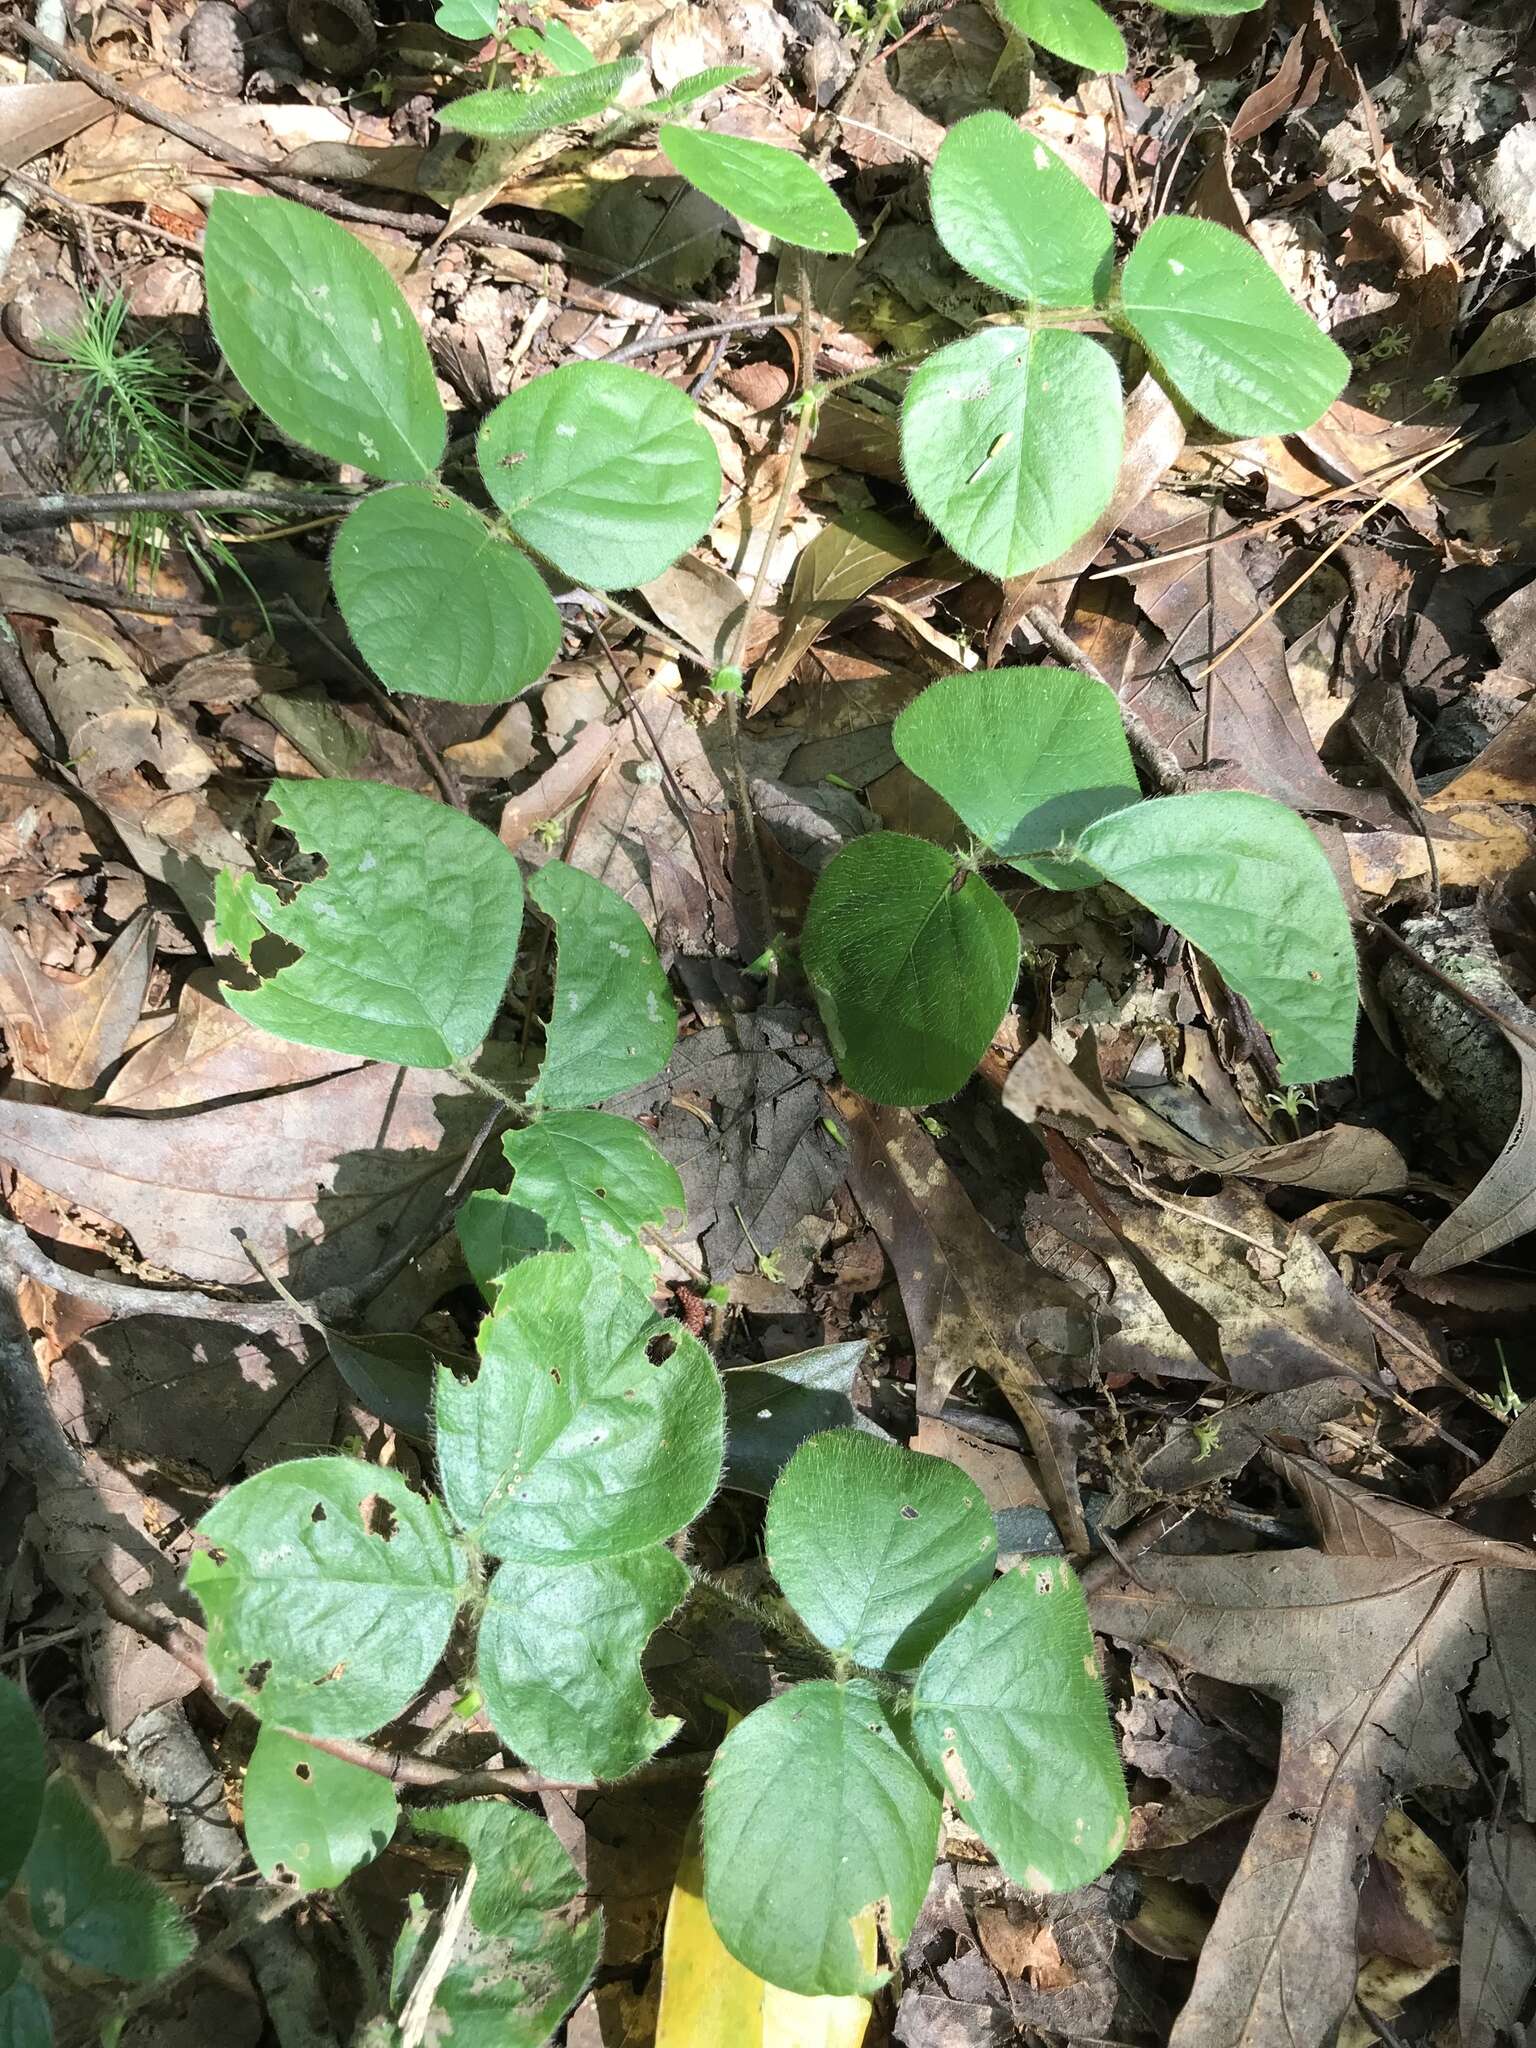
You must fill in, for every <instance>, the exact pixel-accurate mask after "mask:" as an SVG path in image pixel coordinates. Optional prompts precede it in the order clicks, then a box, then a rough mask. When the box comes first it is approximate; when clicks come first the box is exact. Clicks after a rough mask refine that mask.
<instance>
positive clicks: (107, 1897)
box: [22, 1771, 197, 1983]
mask: <svg viewBox="0 0 1536 2048" xmlns="http://www.w3.org/2000/svg"><path fill="white" fill-rule="evenodd" d="M22 1882H23V1883H24V1884H25V1886H26V1889H27V1903H28V1904H29V1906H30V1907H31V1909H32V1925H33V1926H34V1927H35V1928H36V1929H37V1931H38V1933H39V1934H40V1935H41V1936H42V1938H43V1939H44V1941H46V1942H48V1943H49V1944H50V1946H52V1947H54V1948H56V1949H60V1950H62V1951H63V1953H64V1954H65V1955H66V1956H68V1957H69V1959H70V1961H71V1962H74V1963H82V1964H84V1965H85V1967H86V1968H87V1969H91V1970H99V1971H100V1972H101V1973H102V1975H103V1976H106V1977H126V1978H128V1979H130V1980H131V1981H132V1982H134V1983H146V1982H148V1981H149V1980H150V1979H152V1978H155V1977H163V1976H164V1975H165V1973H166V1971H167V1970H174V1969H175V1967H176V1965H177V1964H178V1963H184V1962H185V1961H186V1959H187V1957H188V1956H189V1955H191V1953H192V1951H193V1949H194V1948H195V1947H196V1946H197V1941H196V1937H195V1936H194V1934H193V1932H192V1929H191V1928H190V1927H189V1926H188V1925H187V1923H186V1921H185V1920H183V1918H182V1916H181V1914H180V1913H179V1912H178V1911H177V1909H176V1906H175V1905H174V1903H173V1902H172V1901H171V1900H170V1899H169V1898H168V1897H167V1896H166V1894H165V1893H164V1892H163V1891H161V1889H160V1887H159V1885H157V1884H154V1883H152V1882H151V1880H150V1879H149V1878H147V1877H142V1876H140V1874H139V1872H138V1871H136V1870H130V1869H129V1868H128V1866H127V1865H126V1864H123V1863H114V1862H113V1860H112V1852H111V1850H110V1849H109V1848H108V1847H107V1838H106V1836H105V1835H104V1834H103V1833H102V1831H101V1828H100V1826H99V1825H98V1823H97V1820H96V1817H95V1815H94V1814H93V1813H92V1812H91V1810H90V1808H89V1807H88V1806H87V1805H86V1803H85V1801H84V1800H83V1799H82V1798H81V1796H80V1793H79V1791H78V1790H77V1788H76V1787H75V1785H74V1784H73V1782H72V1781H71V1780H70V1779H69V1778H66V1777H65V1776H64V1774H63V1773H62V1772H58V1771H56V1772H55V1773H54V1775H53V1776H52V1777H51V1778H50V1779H49V1780H48V1783H47V1785H46V1787H45V1788H44V1791H43V1811H42V1817H41V1819H40V1820H39V1822H38V1826H37V1833H36V1835H35V1836H34V1837H33V1840H32V1848H31V1852H30V1853H29V1855H28V1857H27V1861H26V1868H25V1870H24V1871H23V1873H22Z"/></svg>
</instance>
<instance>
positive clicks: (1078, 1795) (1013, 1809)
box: [912, 1558, 1130, 1892]
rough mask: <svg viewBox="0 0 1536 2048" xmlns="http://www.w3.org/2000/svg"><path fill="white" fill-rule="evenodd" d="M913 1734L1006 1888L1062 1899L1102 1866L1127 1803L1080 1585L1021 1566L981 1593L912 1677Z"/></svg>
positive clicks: (1114, 1849)
mask: <svg viewBox="0 0 1536 2048" xmlns="http://www.w3.org/2000/svg"><path fill="white" fill-rule="evenodd" d="M912 1727H913V1734H914V1736H915V1738H916V1741H917V1743H918V1746H919V1748H920V1749H921V1751H922V1753H923V1755H924V1756H925V1757H927V1759H928V1761H929V1763H930V1764H931V1765H932V1767H933V1769H934V1771H935V1772H936V1773H938V1774H940V1775H941V1776H942V1779H943V1781H944V1782H945V1783H946V1784H947V1785H948V1787H949V1792H950V1796H951V1798H952V1799H953V1800H954V1802H955V1804H956V1806H957V1807H958V1808H959V1809H960V1812H961V1813H962V1814H963V1815H964V1816H965V1818H966V1819H967V1820H968V1821H969V1822H970V1824H971V1826H972V1827H973V1828H975V1829H976V1831H977V1833H978V1834H980V1836H981V1837H982V1839H983V1841H985V1843H986V1845H987V1847H988V1848H989V1849H990V1850H991V1851H992V1853H993V1855H994V1856H996V1858H997V1860H998V1862H999V1863H1000V1864H1001V1865H1002V1866H1003V1868H1004V1870H1005V1871H1007V1873H1008V1875H1009V1876H1010V1877H1011V1878H1012V1879H1013V1881H1014V1882H1015V1884H1021V1885H1023V1886H1024V1888H1025V1890H1026V1891H1032V1892H1066V1891H1073V1890H1075V1889H1076V1888H1077V1886H1078V1885H1083V1884H1089V1883H1091V1882H1092V1880H1093V1879H1094V1878H1096V1877H1097V1876H1098V1875H1099V1874H1100V1872H1101V1871H1104V1870H1107V1869H1108V1868H1109V1866H1110V1864H1111V1863H1113V1862H1114V1860H1115V1858H1116V1857H1117V1856H1118V1855H1119V1853H1120V1849H1121V1846H1122V1844H1123V1843H1124V1841H1125V1834H1126V1828H1127V1826H1128V1824H1129V1819H1130V1809H1129V1807H1128V1806H1127V1804H1126V1798H1125V1777H1124V1773H1123V1772H1122V1771H1121V1768H1120V1759H1119V1756H1118V1754H1117V1752H1116V1748H1115V1739H1114V1736H1113V1734H1112V1733H1111V1732H1110V1725H1109V1713H1108V1709H1107V1708H1106V1706H1105V1703H1104V1688H1103V1685H1102V1684H1101V1683H1100V1680H1099V1667H1098V1665H1097V1663H1096V1662H1095V1661H1094V1655H1093V1635H1092V1632H1091V1631H1090V1629H1089V1626H1088V1609H1087V1606H1086V1604H1085V1602H1084V1600H1083V1591H1082V1587H1081V1586H1080V1585H1079V1584H1078V1582H1077V1579H1076V1578H1075V1576H1074V1575H1073V1573H1072V1571H1071V1569H1070V1568H1069V1567H1068V1566H1067V1565H1066V1564H1065V1563H1063V1562H1062V1561H1061V1560H1060V1559H1056V1558H1032V1559H1030V1560H1028V1561H1027V1562H1026V1563H1024V1564H1021V1565H1020V1566H1019V1568H1018V1569H1017V1571H1011V1572H1008V1573H1006V1574H1005V1575H1004V1576H1003V1577H1002V1578H1001V1579H999V1580H998V1582H997V1584H996V1585H995V1586H993V1587H992V1589H991V1591H990V1592H988V1593H984V1594H983V1595H982V1597H981V1599H980V1600H978V1601H977V1603H976V1605H975V1606H974V1607H973V1608H972V1609H971V1611H970V1613H969V1614H967V1615H966V1616H965V1617H964V1619H963V1620H962V1621H960V1622H959V1623H957V1625H956V1626H955V1627H954V1628H953V1629H952V1630H951V1631H950V1633H949V1634H948V1635H947V1636H946V1637H945V1638H944V1640H943V1641H942V1642H941V1643H940V1644H939V1646H938V1648H937V1649H936V1650H934V1651H933V1653H932V1655H931V1656H930V1657H929V1658H928V1661H927V1662H926V1663H925V1664H924V1666H923V1668H922V1670H921V1671H920V1672H919V1673H918V1677H917V1690H916V1693H915V1694H914V1697H913V1705H912Z"/></svg>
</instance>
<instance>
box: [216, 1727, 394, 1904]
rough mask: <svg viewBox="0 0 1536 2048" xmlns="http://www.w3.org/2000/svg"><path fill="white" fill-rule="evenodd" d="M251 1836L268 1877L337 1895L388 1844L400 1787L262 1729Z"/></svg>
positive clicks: (250, 1771) (250, 1782) (249, 1814)
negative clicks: (290, 1878) (288, 1877)
mask: <svg viewBox="0 0 1536 2048" xmlns="http://www.w3.org/2000/svg"><path fill="white" fill-rule="evenodd" d="M244 1805H245V1838H246V1840H247V1842H248V1843H249V1844H250V1849H251V1855H252V1856H253V1857H254V1858H255V1862H256V1868H257V1869H258V1870H259V1871H260V1872H261V1874H262V1876H263V1877H265V1878H269V1879H276V1878H277V1877H278V1876H280V1875H281V1873H283V1872H287V1873H288V1874H289V1875H291V1876H293V1877H296V1878H297V1879H298V1881H299V1889H300V1891H305V1892H313V1891H334V1890H335V1889H336V1887H337V1885H339V1884H340V1883H341V1882H342V1880H343V1879H344V1878H346V1877H349V1876H350V1875H351V1873H352V1872H353V1871H354V1870H357V1869H358V1868H359V1867H360V1866H361V1865H362V1864H364V1863H371V1862H372V1861H373V1859H374V1857H375V1856H377V1855H378V1854H379V1853H380V1852H381V1851H382V1850H383V1849H385V1848H387V1847H388V1845H389V1838H390V1836H391V1835H392V1834H393V1833H394V1832H395V1820H396V1817H397V1816H396V1808H395V1788H394V1786H393V1785H392V1784H391V1783H390V1782H389V1780H388V1778H385V1777H381V1776H380V1774H379V1773H378V1772H377V1771H365V1770H363V1769H362V1767H361V1766H360V1765H358V1764H349V1763H346V1762H344V1761H343V1760H342V1759H341V1758H340V1757H336V1756H331V1755H329V1754H328V1753H327V1752H326V1751H325V1750H323V1749H316V1748H314V1747H313V1745H312V1744H310V1743H307V1742H300V1741H299V1740H298V1738H297V1737H296V1736H293V1735H288V1734H285V1733H284V1731H283V1730H282V1729H281V1728H263V1729H262V1730H261V1732H260V1733H259V1734H258V1736H257V1737H256V1747H255V1749H254V1750H252V1752H251V1761H250V1763H249V1765H248V1766H247V1768H246V1773H245V1787H244Z"/></svg>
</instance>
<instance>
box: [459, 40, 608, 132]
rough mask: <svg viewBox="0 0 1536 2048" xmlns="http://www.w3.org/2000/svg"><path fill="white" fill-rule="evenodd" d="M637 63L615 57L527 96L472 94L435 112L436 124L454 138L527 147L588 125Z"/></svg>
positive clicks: (547, 82)
mask: <svg viewBox="0 0 1536 2048" xmlns="http://www.w3.org/2000/svg"><path fill="white" fill-rule="evenodd" d="M639 68H640V64H639V60H638V58H635V57H621V58H620V59H619V60H618V62H617V63H615V64H593V65H590V66H589V67H588V68H587V69H585V70H582V71H573V72H570V73H569V74H568V75H567V76H565V77H564V78H547V79H545V80H544V82H543V83H542V84H541V85H536V86H534V87H533V89H532V90H531V91H529V92H509V91H507V90H506V89H505V88H504V87H501V86H497V87H494V88H493V89H492V90H491V91H489V92H472V93H470V94H468V95H467V96H466V97H465V98H464V99H461V100H455V101H454V102H453V104H452V105H451V106H447V107H443V108H442V109H441V110H440V111H439V113H438V117H437V119H438V125H439V126H440V127H443V128H446V129H447V130H448V131H449V133H450V134H454V135H492V136H495V138H496V139H497V141H499V142H530V141H532V139H533V137H534V136H535V135H545V134H547V133H548V132H549V130H550V129H551V128H564V127H565V126H566V125H567V123H569V122H572V121H588V120H590V119H591V117H592V116H593V115H594V114H600V113H601V112H602V111H603V109H604V108H605V107H611V106H612V105H613V102H614V101H615V100H616V99H617V98H618V96H619V94H620V93H621V92H622V91H623V89H624V85H625V83H626V81H627V80H629V79H631V78H633V77H634V75H635V73H636V72H637V71H638V70H639Z"/></svg>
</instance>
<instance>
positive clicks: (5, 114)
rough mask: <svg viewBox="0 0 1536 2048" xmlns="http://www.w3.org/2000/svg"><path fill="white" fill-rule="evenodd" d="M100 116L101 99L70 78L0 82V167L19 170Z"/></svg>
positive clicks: (87, 87) (55, 147)
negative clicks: (11, 82) (10, 82)
mask: <svg viewBox="0 0 1536 2048" xmlns="http://www.w3.org/2000/svg"><path fill="white" fill-rule="evenodd" d="M100 118H101V101H100V100H99V99H98V98H97V97H96V95H95V93H93V92H92V91H91V88H90V87H89V86H88V85H80V84H77V83H76V82H75V80H73V79H60V80H59V81H58V82H57V83H55V82H53V81H51V80H42V79H38V80H35V81H32V82H29V83H28V84H25V85H0V170H6V171H15V170H20V169H21V167H22V166H23V165H24V164H29V163H30V162H31V161H32V159H33V157H35V156H42V155H44V154H45V153H46V152H47V151H48V150H50V149H57V148H58V146H59V144H60V143H61V142H67V141H68V140H69V138H70V136H71V135H78V134H79V132H80V130H81V129H82V128H88V127H89V126H90V124H91V123H92V122H93V121H99V120H100Z"/></svg>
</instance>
